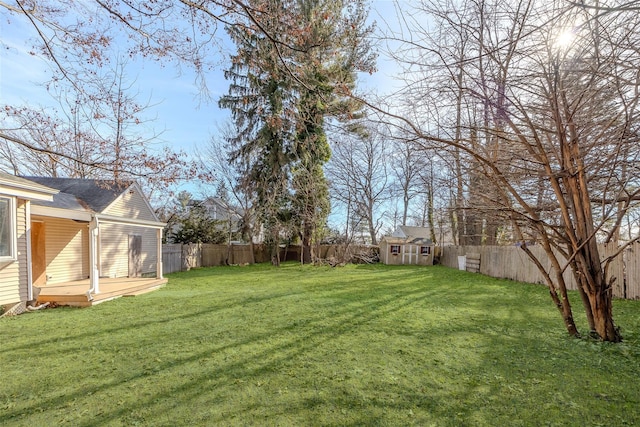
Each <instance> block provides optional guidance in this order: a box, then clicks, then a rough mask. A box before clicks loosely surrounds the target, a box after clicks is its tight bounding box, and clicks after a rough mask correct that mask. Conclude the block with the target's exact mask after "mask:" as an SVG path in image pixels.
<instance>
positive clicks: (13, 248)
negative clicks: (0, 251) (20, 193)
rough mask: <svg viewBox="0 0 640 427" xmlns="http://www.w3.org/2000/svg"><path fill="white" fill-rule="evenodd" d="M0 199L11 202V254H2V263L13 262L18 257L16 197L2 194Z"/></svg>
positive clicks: (0, 258)
mask: <svg viewBox="0 0 640 427" xmlns="http://www.w3.org/2000/svg"><path fill="white" fill-rule="evenodd" d="M0 200H7V201H8V202H9V255H0V263H7V262H13V261H16V260H17V259H18V256H17V247H18V236H17V232H16V216H17V215H16V198H15V197H11V196H0Z"/></svg>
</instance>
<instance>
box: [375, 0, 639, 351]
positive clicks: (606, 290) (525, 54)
mask: <svg viewBox="0 0 640 427" xmlns="http://www.w3.org/2000/svg"><path fill="white" fill-rule="evenodd" d="M449 6H450V7H449ZM614 8H615V7H614ZM420 11H421V12H423V13H426V14H427V15H428V16H429V17H430V19H432V20H433V21H432V23H433V22H435V25H432V26H430V27H429V28H426V27H425V26H422V25H421V24H420V23H421V19H424V16H425V15H420V14H419V12H418V13H414V14H413V15H412V16H413V18H412V19H411V20H410V19H407V20H405V22H406V23H407V25H410V26H411V28H410V29H411V31H410V32H409V33H410V34H411V35H412V39H411V40H406V41H405V42H406V44H407V45H409V46H411V49H410V51H411V52H412V56H411V57H409V56H406V57H405V60H406V61H408V62H409V64H410V65H411V66H412V69H413V70H414V72H413V74H411V75H407V79H409V80H408V85H407V88H408V89H407V91H405V92H404V93H403V94H402V96H403V99H405V100H406V99H410V102H413V109H412V112H411V114H402V113H399V112H398V111H386V112H385V113H386V114H385V117H386V121H387V122H388V124H389V125H395V126H397V127H398V128H400V129H401V131H402V132H407V133H408V134H412V135H414V137H415V138H416V139H420V140H423V141H425V143H426V142H428V143H429V144H431V145H433V144H441V145H442V147H443V148H446V149H448V150H450V151H452V152H454V153H460V154H461V155H464V158H465V163H464V165H465V167H466V170H465V169H462V170H461V171H460V172H462V173H464V176H465V177H466V180H467V184H465V186H466V189H467V190H465V191H467V192H468V193H467V195H468V197H469V198H470V199H472V200H470V202H471V203H469V204H468V205H467V206H465V210H466V211H467V213H471V214H473V215H478V214H479V215H482V217H483V218H485V219H484V220H483V222H482V226H483V227H488V228H491V227H490V225H491V224H490V221H493V220H501V221H502V223H508V224H510V228H511V232H512V235H513V241H517V242H519V243H520V245H521V247H522V248H523V250H524V251H525V253H527V254H528V255H529V256H530V257H531V259H532V260H533V262H534V263H536V264H537V265H538V266H539V267H540V270H541V272H542V273H543V274H544V275H545V277H546V281H547V285H548V287H549V291H550V295H551V297H552V300H553V302H554V304H555V305H556V306H557V307H558V310H559V312H560V313H561V315H562V318H563V321H564V323H565V326H566V328H567V330H568V332H569V333H570V334H571V335H578V334H579V332H578V329H577V327H576V324H575V321H574V319H573V312H572V307H571V305H570V302H569V298H568V294H567V284H566V282H565V278H564V276H563V273H564V272H565V271H566V270H570V271H571V272H572V273H573V276H574V278H575V280H576V282H577V283H578V289H579V292H580V295H581V297H582V302H583V306H584V308H585V313H586V317H587V320H588V322H589V326H590V329H591V331H592V332H593V333H594V334H597V335H598V336H599V337H600V338H601V339H603V340H606V341H613V342H617V341H620V339H621V336H620V333H619V331H618V328H617V327H616V326H615V323H614V321H613V314H612V304H611V286H612V284H613V281H614V280H616V278H615V277H611V275H610V274H609V272H608V265H609V263H610V261H611V259H605V260H601V259H600V254H599V252H598V245H597V244H598V241H602V242H616V239H617V236H618V235H619V234H620V233H619V232H618V231H616V230H619V225H620V224H621V221H622V220H621V218H624V217H625V216H626V214H627V212H629V210H631V209H633V208H634V207H635V206H636V205H637V203H638V200H639V199H640V197H638V196H639V191H638V188H639V186H638V183H639V182H640V171H638V169H637V167H634V166H633V165H635V164H637V163H636V162H637V160H638V155H639V150H638V149H637V147H638V145H637V143H638V129H637V113H638V108H637V107H638V101H639V99H640V98H639V96H640V95H639V94H640V91H639V90H638V88H640V79H639V78H638V73H637V69H638V68H640V55H638V49H637V46H638V43H639V42H640V40H638V37H639V34H640V33H639V32H638V28H639V27H640V17H639V16H638V15H637V14H636V13H633V12H631V11H627V10H624V8H622V9H618V10H617V11H616V12H615V13H606V14H605V13H600V12H599V11H594V10H592V9H590V8H588V7H581V6H576V5H571V4H569V3H566V2H551V3H549V2H544V3H543V2H537V1H533V0H532V1H519V2H517V3H512V2H506V1H501V0H495V1H491V2H476V1H461V2H449V4H448V5H445V4H444V3H439V2H435V1H433V2H430V1H423V2H421V7H420ZM454 11H457V12H454ZM405 16H406V17H408V16H409V15H408V14H407V15H405ZM460 29H462V30H463V31H465V32H466V34H465V37H464V38H460V37H439V36H441V35H443V34H445V35H447V34H452V33H455V32H456V31H461V30H460ZM565 31H570V33H571V37H570V38H569V43H568V44H562V43H560V41H559V40H561V39H560V35H561V34H562V33H563V32H565ZM461 40H466V41H468V44H467V46H466V49H465V51H464V52H465V54H464V56H462V57H461V56H458V57H457V60H454V61H451V58H452V57H451V56H448V57H445V56H443V55H442V52H451V51H454V50H455V48H456V46H458V45H459V42H460V41H461ZM400 51H401V50H400ZM419 52H422V54H420V53H419ZM424 58H430V59H429V60H425V59H424ZM434 58H436V59H437V61H435V65H437V67H435V68H434V63H433V59H434ZM453 58H455V56H454V57H453ZM434 74H439V75H441V76H443V78H444V77H446V78H448V79H450V80H449V81H451V82H454V84H455V86H453V87H452V88H453V89H457V90H452V91H450V93H449V94H448V96H447V93H446V92H443V91H441V90H439V88H440V87H441V86H434V85H435V84H438V82H441V81H442V80H441V79H436V78H432V76H433V75H434ZM417 82H419V83H420V84H417ZM431 96H438V97H440V98H438V104H439V105H440V106H441V108H445V109H446V108H449V110H450V111H451V117H455V118H456V119H454V120H452V121H451V122H450V123H449V125H448V127H447V129H446V130H445V131H443V130H442V129H439V130H438V132H436V131H435V129H434V127H433V123H425V122H424V121H418V120H415V119H414V118H415V117H416V115H417V114H416V113H415V110H416V109H418V110H419V109H420V108H421V106H423V105H425V103H422V102H421V99H423V98H425V97H426V98H429V97H431ZM378 109H379V110H380V108H378ZM456 111H459V112H460V113H462V114H456ZM439 114H440V113H439ZM438 126H440V127H442V126H446V123H445V122H443V121H440V122H439V123H438ZM443 135H448V136H443ZM456 155H457V154H456ZM468 222H469V221H468V220H467V223H468ZM467 225H468V224H467ZM491 233H494V234H493V235H495V230H492V231H490V232H484V235H485V236H487V235H488V236H489V237H491ZM467 234H468V233H467ZM532 242H534V243H535V244H539V245H542V247H543V248H544V249H545V252H546V256H547V257H548V258H549V259H550V260H551V263H552V268H551V270H549V271H548V270H546V269H545V268H544V266H543V262H542V260H540V259H537V258H536V257H535V255H534V254H533V253H532V252H531V251H529V250H528V245H530V244H531V243H532ZM616 243H617V242H616ZM623 248H624V245H623V246H621V247H620V251H622V250H623Z"/></svg>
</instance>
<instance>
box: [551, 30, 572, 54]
mask: <svg viewBox="0 0 640 427" xmlns="http://www.w3.org/2000/svg"><path fill="white" fill-rule="evenodd" d="M575 38H576V34H575V32H574V31H573V29H563V30H562V31H560V32H559V33H558V35H557V36H556V40H555V43H554V44H555V46H556V47H557V48H560V49H563V48H567V47H569V46H570V45H571V43H572V42H573V40H574V39H575Z"/></svg>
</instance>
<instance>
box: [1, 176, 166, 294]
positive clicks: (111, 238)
mask: <svg viewBox="0 0 640 427" xmlns="http://www.w3.org/2000/svg"><path fill="white" fill-rule="evenodd" d="M0 177H2V178H4V179H5V181H8V182H3V181H0V184H4V187H0V190H3V189H4V193H5V194H8V197H9V198H10V197H14V199H11V200H13V202H12V203H13V204H14V205H15V206H16V207H18V209H17V210H15V211H12V212H13V213H12V215H14V216H15V217H17V220H16V221H14V222H15V225H14V226H13V227H14V228H15V227H16V226H18V228H17V229H16V231H15V232H16V234H17V235H18V236H19V240H20V239H22V240H20V241H21V242H22V243H21V245H22V246H21V250H19V251H18V253H19V254H20V256H19V257H18V258H19V259H18V258H16V260H15V262H14V263H15V264H16V265H15V266H7V267H5V268H9V269H10V270H13V269H16V268H18V269H19V270H21V271H22V270H24V273H23V274H22V276H21V278H20V280H18V281H16V280H15V277H13V276H11V277H8V279H10V280H4V277H5V276H7V275H8V274H9V273H5V272H4V269H2V270H0V304H8V303H13V302H19V301H25V300H30V299H32V298H31V296H32V286H38V287H41V286H47V285H54V284H60V283H66V282H73V281H78V280H83V279H85V280H86V279H87V278H89V279H90V290H89V292H90V293H99V292H100V288H99V283H100V280H99V279H100V278H101V277H110V278H119V277H157V278H162V229H163V227H164V226H165V224H164V223H162V222H159V221H158V218H157V217H156V215H155V212H154V211H153V209H152V208H151V206H150V205H149V202H148V201H147V199H146V198H145V196H144V195H143V193H142V191H141V189H140V187H139V186H138V185H137V184H136V183H122V184H120V183H115V182H112V181H101V180H89V179H67V178H45V177H24V178H16V177H10V176H9V177H8V176H7V175H4V174H3V175H1V176H0ZM11 183H19V184H21V185H23V186H24V187H27V188H28V189H31V191H32V192H36V190H37V192H36V193H34V194H35V195H37V196H38V197H35V196H33V197H32V198H31V199H29V198H28V197H27V196H28V195H24V194H23V195H21V194H17V195H13V196H12V193H11V192H10V191H9V190H11V187H10V184H11ZM7 187H8V188H7ZM14 193H15V192H14ZM0 194H2V191H0ZM23 200H24V201H26V202H23ZM20 206H24V207H23V208H22V210H20V209H19V207H20ZM10 209H16V208H13V207H12V208H10ZM9 262H10V263H11V260H10V261H9ZM10 288H19V289H20V291H18V292H17V293H16V291H15V290H13V291H12V290H8V289H10Z"/></svg>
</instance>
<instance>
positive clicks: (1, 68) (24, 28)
mask: <svg viewBox="0 0 640 427" xmlns="http://www.w3.org/2000/svg"><path fill="white" fill-rule="evenodd" d="M373 7H374V8H377V9H381V10H393V5H392V2H391V1H374V2H373ZM371 15H372V19H379V17H377V12H376V11H372V13H371ZM33 36H34V32H33V28H31V27H29V26H28V25H27V24H25V23H23V22H21V21H20V20H18V19H13V20H12V21H11V22H10V23H8V22H7V20H5V19H2V20H0V41H1V42H0V48H1V50H0V104H2V105H5V104H9V105H23V104H29V105H32V106H49V105H51V106H53V105H55V100H53V99H52V98H51V97H50V96H49V95H47V92H46V90H45V88H44V87H42V85H41V84H42V82H44V81H46V80H47V79H48V78H49V76H50V75H51V72H52V70H51V68H50V67H51V64H50V63H49V62H47V61H44V60H43V59H41V58H39V57H37V56H33V55H31V54H29V51H30V50H31V47H32V44H33V39H32V37H33ZM381 65H382V66H384V64H382V63H381ZM126 74H127V77H128V79H129V80H135V87H136V90H137V92H138V93H139V99H140V101H141V103H143V104H145V103H147V102H148V103H149V104H150V105H152V106H153V107H152V108H150V109H149V110H148V111H146V113H147V114H146V116H147V118H150V119H153V130H152V129H149V132H150V133H151V132H153V131H155V132H162V135H161V136H160V140H161V141H160V142H164V143H166V144H169V145H170V146H172V147H173V148H174V149H182V150H184V151H186V152H187V153H191V152H192V151H193V150H194V148H195V147H197V146H202V144H206V143H207V142H208V141H209V140H210V138H211V136H212V135H214V134H216V133H217V130H218V128H219V127H220V126H222V125H223V124H224V123H225V121H226V120H227V118H228V117H229V114H228V112H227V111H223V110H220V109H219V108H218V107H217V99H218V98H219V97H220V96H221V95H223V94H224V93H226V91H227V87H228V82H227V81H226V80H225V79H224V77H223V73H222V67H220V68H218V69H215V70H211V71H209V72H208V73H207V85H208V87H209V89H210V93H211V100H210V101H208V102H207V101H206V100H202V99H200V97H199V94H198V92H199V89H198V87H197V86H196V84H195V76H194V73H193V72H192V71H191V70H190V69H189V67H188V66H187V65H183V66H181V67H180V68H179V69H178V68H177V66H175V65H173V64H168V65H161V64H159V63H157V62H156V61H153V60H140V59H137V60H135V61H133V60H130V61H129V63H128V65H127V70H126ZM363 78H364V79H365V81H366V83H367V84H369V85H372V86H374V87H377V86H380V84H379V79H381V78H384V75H383V73H382V72H381V73H378V75H376V76H373V77H368V76H363Z"/></svg>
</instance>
